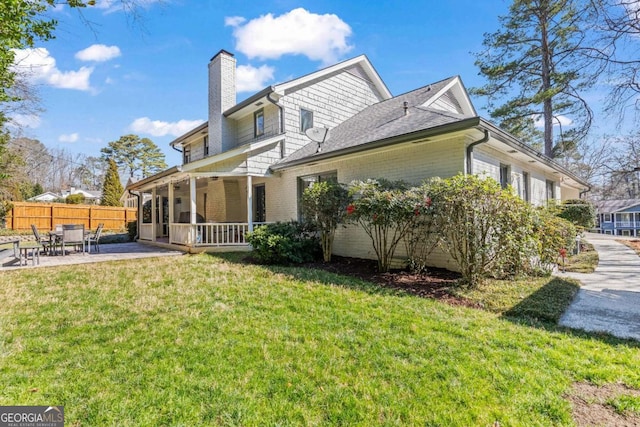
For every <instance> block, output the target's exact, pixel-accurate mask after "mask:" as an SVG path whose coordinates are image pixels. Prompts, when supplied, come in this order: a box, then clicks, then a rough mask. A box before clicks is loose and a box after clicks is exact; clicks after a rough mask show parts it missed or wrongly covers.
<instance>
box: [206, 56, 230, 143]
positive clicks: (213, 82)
mask: <svg viewBox="0 0 640 427" xmlns="http://www.w3.org/2000/svg"><path fill="white" fill-rule="evenodd" d="M234 105H236V59H235V58H234V57H233V54H232V53H229V52H227V51H226V50H221V51H220V52H218V53H217V54H216V55H215V56H214V57H213V58H211V61H210V62H209V153H210V154H219V153H222V152H224V151H227V150H229V149H230V148H232V147H233V144H234V132H233V126H232V123H231V121H230V120H227V119H226V118H225V117H224V116H223V115H222V113H223V112H225V111H226V110H228V109H229V108H231V107H233V106H234Z"/></svg>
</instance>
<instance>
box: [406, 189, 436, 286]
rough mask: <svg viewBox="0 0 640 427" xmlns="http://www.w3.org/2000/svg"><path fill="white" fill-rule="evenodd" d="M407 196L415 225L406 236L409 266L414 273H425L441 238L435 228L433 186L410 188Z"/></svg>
mask: <svg viewBox="0 0 640 427" xmlns="http://www.w3.org/2000/svg"><path fill="white" fill-rule="evenodd" d="M406 196H407V199H408V201H410V203H411V205H412V206H413V209H414V218H413V220H414V221H413V225H412V226H411V227H410V228H409V232H408V233H407V234H406V236H405V237H404V244H405V249H406V251H407V261H408V266H409V270H410V271H411V272H413V273H425V272H426V271H427V264H428V259H429V255H431V253H432V252H433V250H434V249H435V247H436V246H437V245H438V242H439V240H440V233H438V231H437V230H436V228H435V222H434V220H435V217H434V214H433V213H434V210H433V206H432V200H431V186H430V185H429V184H428V183H424V184H423V185H422V186H420V187H413V188H410V189H409V190H407V192H406Z"/></svg>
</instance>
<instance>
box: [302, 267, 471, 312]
mask: <svg viewBox="0 0 640 427" xmlns="http://www.w3.org/2000/svg"><path fill="white" fill-rule="evenodd" d="M304 267H307V268H316V269H319V270H324V271H329V272H332V273H338V274H342V275H345V276H351V277H356V278H358V279H362V280H366V281H369V282H373V283H376V284H378V285H380V286H383V287H385V288H389V289H394V290H398V291H401V292H405V293H407V294H410V295H414V296H417V297H421V298H431V299H437V300H439V301H442V302H446V303H447V304H450V305H456V306H465V307H473V308H480V307H481V305H480V304H478V303H476V302H473V301H470V300H467V299H465V298H461V297H458V296H455V295H454V294H453V293H452V288H454V287H455V286H456V284H457V281H458V279H459V278H460V274H458V273H455V272H452V271H449V270H445V269H442V268H429V270H428V272H427V273H425V274H414V273H410V272H408V271H404V270H393V271H391V272H389V273H377V272H376V270H377V263H376V261H372V260H367V259H359V258H348V257H339V256H333V257H332V258H331V262H330V263H323V262H312V263H307V264H304Z"/></svg>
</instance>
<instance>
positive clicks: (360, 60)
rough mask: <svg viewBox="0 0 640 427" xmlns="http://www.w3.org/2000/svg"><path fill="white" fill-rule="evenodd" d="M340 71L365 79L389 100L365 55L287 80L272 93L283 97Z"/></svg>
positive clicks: (386, 90)
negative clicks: (300, 87)
mask: <svg viewBox="0 0 640 427" xmlns="http://www.w3.org/2000/svg"><path fill="white" fill-rule="evenodd" d="M341 71H348V72H350V73H351V74H354V75H356V76H358V77H360V78H362V79H365V80H367V81H369V82H371V83H372V84H373V86H374V87H375V88H376V90H377V91H378V92H379V93H380V95H381V96H382V98H383V99H389V98H391V92H389V89H388V88H387V85H385V84H384V82H383V81H382V79H381V78H380V75H379V74H378V72H377V71H376V70H375V68H373V65H372V64H371V62H369V59H368V58H367V56H366V55H360V56H356V57H355V58H351V59H348V60H346V61H343V62H339V63H337V64H335V65H332V66H330V67H327V68H323V69H322V70H318V71H315V72H313V73H309V74H306V75H304V76H302V77H298V78H296V79H293V80H289V81H287V82H284V83H280V84H277V85H275V86H273V91H274V92H276V93H278V94H280V95H284V94H285V93H286V92H288V91H290V90H292V89H294V88H296V87H298V86H302V85H306V84H308V83H309V82H312V81H314V80H318V79H322V78H325V77H327V76H330V75H333V74H335V73H338V72H341Z"/></svg>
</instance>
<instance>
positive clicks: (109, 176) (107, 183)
mask: <svg viewBox="0 0 640 427" xmlns="http://www.w3.org/2000/svg"><path fill="white" fill-rule="evenodd" d="M108 161H109V167H108V168H107V173H106V174H105V176H104V185H103V187H102V203H101V205H102V206H122V203H120V197H121V196H122V193H124V188H122V183H121V182H120V175H119V174H118V166H117V165H116V162H115V161H113V159H109V160H108Z"/></svg>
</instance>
